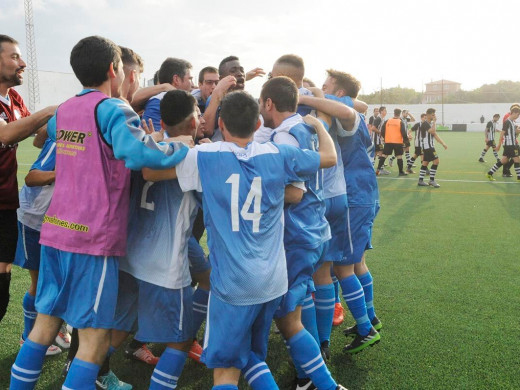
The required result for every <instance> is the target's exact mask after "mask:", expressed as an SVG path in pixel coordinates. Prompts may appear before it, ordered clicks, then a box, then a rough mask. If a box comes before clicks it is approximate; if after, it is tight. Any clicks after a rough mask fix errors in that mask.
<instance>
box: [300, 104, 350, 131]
mask: <svg viewBox="0 0 520 390" xmlns="http://www.w3.org/2000/svg"><path fill="white" fill-rule="evenodd" d="M299 99H300V100H299V102H300V103H302V104H305V105H307V106H311V107H314V108H315V109H316V110H318V111H323V112H324V113H325V114H327V115H330V116H334V117H336V118H338V119H339V121H340V122H341V126H342V127H343V128H344V129H345V130H346V131H350V130H352V128H353V127H354V123H355V122H356V115H357V114H356V112H355V111H354V110H353V109H352V108H350V107H348V106H346V105H345V104H343V103H340V102H336V101H334V100H331V99H325V98H318V97H314V96H300V97H299Z"/></svg>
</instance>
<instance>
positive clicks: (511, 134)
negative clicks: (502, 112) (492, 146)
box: [502, 119, 516, 146]
mask: <svg viewBox="0 0 520 390" xmlns="http://www.w3.org/2000/svg"><path fill="white" fill-rule="evenodd" d="M502 131H503V132H504V133H505V134H504V145H507V146H514V145H515V144H516V132H515V123H514V122H513V121H512V120H511V119H508V120H507V121H505V122H504V126H503V127H502Z"/></svg>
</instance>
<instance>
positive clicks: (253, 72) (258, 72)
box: [246, 68, 265, 81]
mask: <svg viewBox="0 0 520 390" xmlns="http://www.w3.org/2000/svg"><path fill="white" fill-rule="evenodd" d="M262 76H265V70H263V69H262V68H254V69H251V70H250V71H249V72H247V73H246V81H249V80H251V79H254V78H255V77H262Z"/></svg>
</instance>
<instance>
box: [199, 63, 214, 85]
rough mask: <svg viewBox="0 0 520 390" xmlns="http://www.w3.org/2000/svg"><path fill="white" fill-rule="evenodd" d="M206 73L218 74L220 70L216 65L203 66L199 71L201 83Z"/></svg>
mask: <svg viewBox="0 0 520 390" xmlns="http://www.w3.org/2000/svg"><path fill="white" fill-rule="evenodd" d="M206 73H216V74H218V70H217V68H215V67H214V66H206V67H205V68H202V70H201V71H200V72H199V84H202V83H203V82H204V75H205V74H206Z"/></svg>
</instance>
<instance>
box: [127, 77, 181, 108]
mask: <svg viewBox="0 0 520 390" xmlns="http://www.w3.org/2000/svg"><path fill="white" fill-rule="evenodd" d="M172 89H175V87H174V86H173V85H171V84H169V83H164V84H158V85H152V86H150V87H145V88H139V89H138V90H137V92H136V93H135V95H134V98H133V99H132V102H131V103H130V105H131V106H132V108H133V109H134V110H135V112H139V111H141V110H143V109H144V105H145V104H146V102H147V101H148V99H150V98H151V97H152V96H155V95H157V94H159V93H161V92H168V91H171V90H172Z"/></svg>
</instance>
